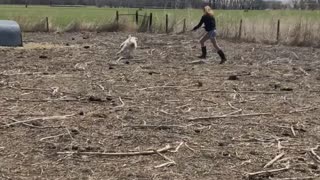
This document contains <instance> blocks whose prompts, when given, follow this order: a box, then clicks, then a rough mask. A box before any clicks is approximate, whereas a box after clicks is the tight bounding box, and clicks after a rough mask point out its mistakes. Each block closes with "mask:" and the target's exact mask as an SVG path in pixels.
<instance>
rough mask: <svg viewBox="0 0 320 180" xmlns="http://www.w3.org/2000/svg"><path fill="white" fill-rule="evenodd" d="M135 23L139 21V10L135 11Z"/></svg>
mask: <svg viewBox="0 0 320 180" xmlns="http://www.w3.org/2000/svg"><path fill="white" fill-rule="evenodd" d="M136 23H137V24H138V23H139V11H136Z"/></svg>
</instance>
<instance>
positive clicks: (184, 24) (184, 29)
mask: <svg viewBox="0 0 320 180" xmlns="http://www.w3.org/2000/svg"><path fill="white" fill-rule="evenodd" d="M186 29H187V26H186V18H184V19H183V32H186Z"/></svg>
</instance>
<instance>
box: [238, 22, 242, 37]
mask: <svg viewBox="0 0 320 180" xmlns="http://www.w3.org/2000/svg"><path fill="white" fill-rule="evenodd" d="M241 34H242V19H240V26H239V34H238V39H241Z"/></svg>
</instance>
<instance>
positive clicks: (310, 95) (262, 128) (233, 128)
mask: <svg viewBox="0 0 320 180" xmlns="http://www.w3.org/2000/svg"><path fill="white" fill-rule="evenodd" d="M135 35H136V36H137V37H138V38H139V42H138V44H139V48H138V51H137V55H136V57H135V58H134V59H131V60H128V61H127V60H120V61H119V62H118V63H116V59H117V58H116V57H115V53H116V52H117V51H118V46H119V44H120V43H121V42H122V41H123V40H125V38H126V36H127V34H121V33H106V34H81V33H76V34H25V35H24V36H25V37H24V38H25V48H1V49H0V62H1V64H0V66H1V73H0V77H1V82H0V89H1V91H0V92H1V93H0V96H1V106H0V111H1V112H0V118H1V121H0V126H1V128H0V179H12V180H20V179H130V180H132V179H139V180H140V179H190V180H194V179H210V180H231V179H282V178H293V179H294V178H300V177H303V178H307V177H309V178H310V179H317V176H319V174H320V165H319V163H320V148H319V149H312V148H316V147H317V145H320V121H319V120H320V110H319V108H320V107H319V106H320V97H319V94H320V91H319V88H320V74H319V72H320V61H319V59H320V49H313V48H298V47H284V46H277V45H274V46H271V45H261V44H247V43H232V42H227V41H222V40H221V41H220V44H221V46H222V47H224V49H225V51H226V54H227V57H228V59H229V61H228V62H227V63H226V64H225V65H218V62H219V59H218V56H217V55H216V54H215V53H214V52H213V51H211V50H210V52H209V56H210V58H209V59H208V60H207V62H206V63H197V62H194V61H195V60H197V59H196V58H195V57H194V56H196V55H198V54H199V45H198V44H197V40H196V39H195V38H196V37H195V36H194V35H190V36H186V35H170V36H167V35H154V34H135ZM209 49H212V46H210V48H209ZM21 121H23V122H21ZM168 145H170V147H171V149H169V148H168ZM179 145H180V146H179ZM163 148H165V149H163ZM168 149H169V150H168ZM155 150H159V151H160V154H161V155H164V156H163V157H162V156H161V155H160V154H157V152H156V151H155ZM145 151H147V152H145ZM120 152H123V153H124V154H119V153H120ZM137 152H138V153H144V154H147V155H137V154H136V153H137ZM90 153H91V154H90ZM129 155H131V156H129ZM278 155H279V156H278ZM277 156H278V157H277ZM168 158H169V159H168ZM273 159H274V160H275V161H274V162H273V163H272V162H271V161H272V160H273ZM167 162H169V163H168V164H164V163H167ZM269 162H270V163H269ZM267 163H269V164H268V165H267V167H264V166H265V165H266V164H267ZM161 166H162V167H161ZM266 170H272V172H268V171H266ZM259 171H265V172H259ZM255 172H258V173H257V174H251V175H250V173H255ZM319 178H320V177H318V179H319Z"/></svg>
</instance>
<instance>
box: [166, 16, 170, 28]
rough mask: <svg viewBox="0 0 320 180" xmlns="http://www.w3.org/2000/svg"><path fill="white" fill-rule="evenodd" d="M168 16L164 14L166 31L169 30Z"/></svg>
mask: <svg viewBox="0 0 320 180" xmlns="http://www.w3.org/2000/svg"><path fill="white" fill-rule="evenodd" d="M168 28H169V17H168V14H166V33H168V32H169V29H168Z"/></svg>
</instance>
